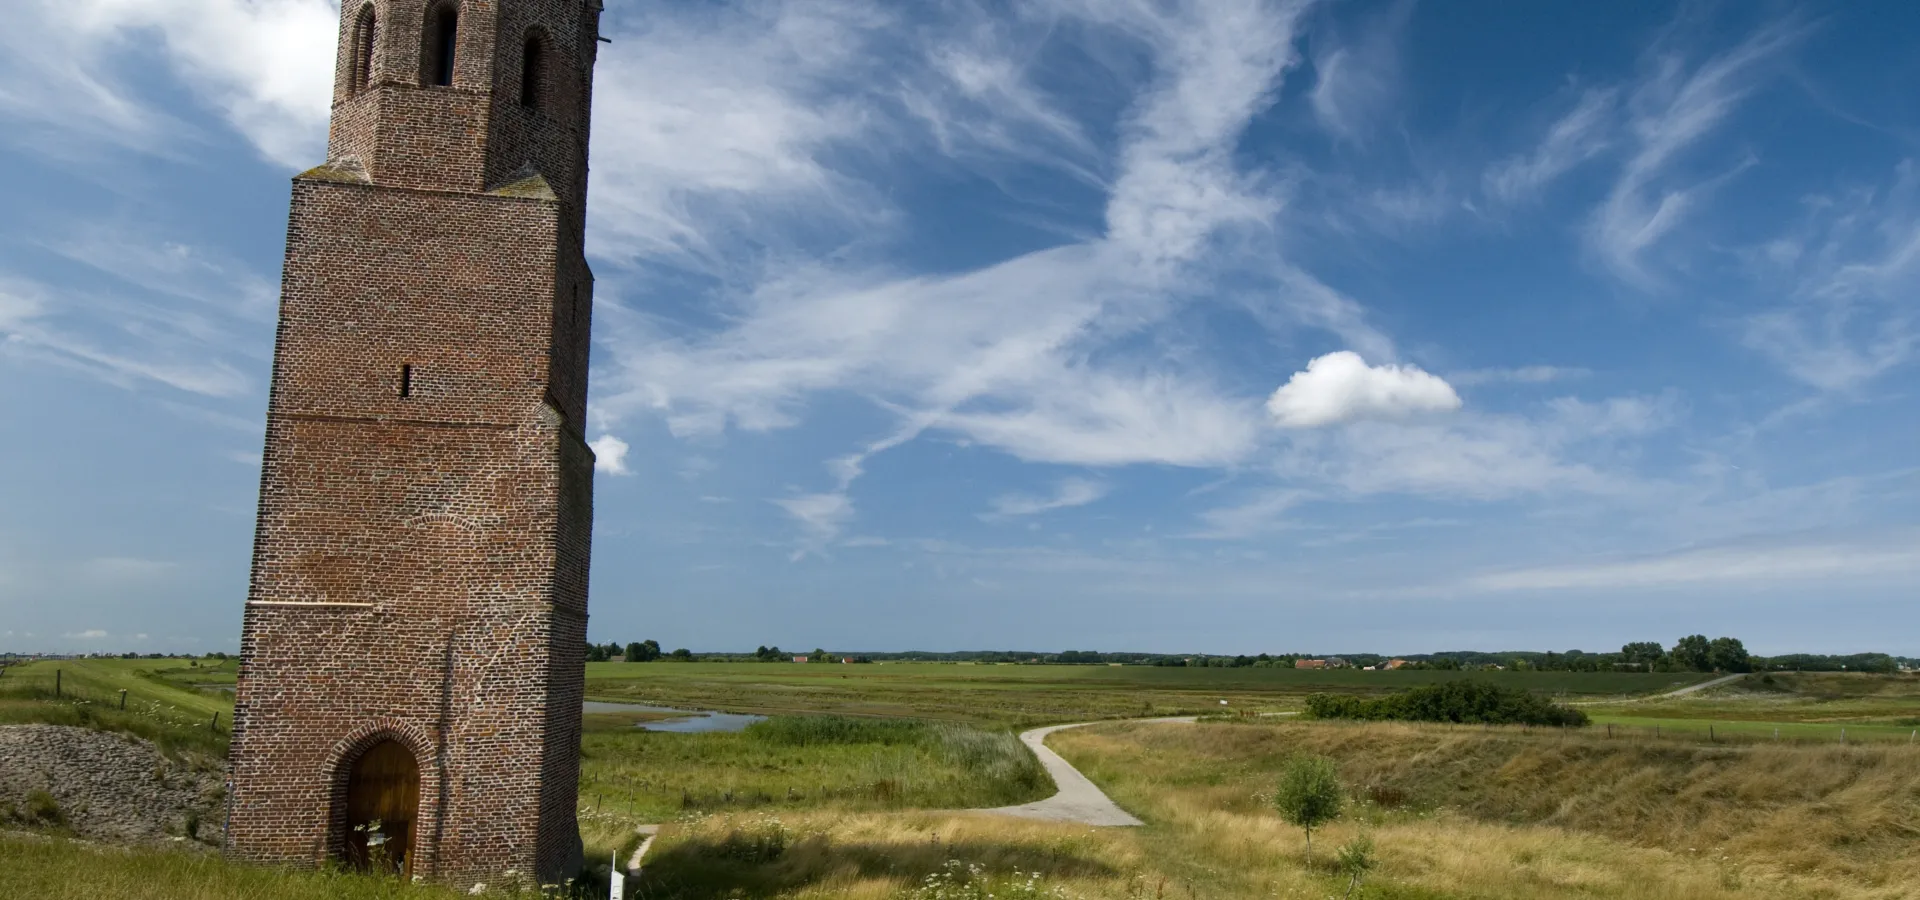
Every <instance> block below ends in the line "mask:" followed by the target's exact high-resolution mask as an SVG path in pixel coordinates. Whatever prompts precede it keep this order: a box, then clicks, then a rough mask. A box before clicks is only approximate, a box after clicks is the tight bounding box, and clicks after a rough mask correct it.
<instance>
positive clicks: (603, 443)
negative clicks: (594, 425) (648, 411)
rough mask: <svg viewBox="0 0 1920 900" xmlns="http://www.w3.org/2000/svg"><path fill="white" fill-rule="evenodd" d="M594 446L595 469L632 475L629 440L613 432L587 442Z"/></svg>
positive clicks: (614, 473) (588, 444)
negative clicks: (628, 461) (629, 468)
mask: <svg viewBox="0 0 1920 900" xmlns="http://www.w3.org/2000/svg"><path fill="white" fill-rule="evenodd" d="M587 446H588V447H592V448H593V469H594V471H596V472H605V473H607V474H608V475H630V474H632V472H630V471H629V470H628V469H627V442H626V441H623V440H621V439H619V438H617V437H614V436H613V435H611V434H603V435H601V436H599V437H597V438H594V439H593V440H591V441H588V442H587Z"/></svg>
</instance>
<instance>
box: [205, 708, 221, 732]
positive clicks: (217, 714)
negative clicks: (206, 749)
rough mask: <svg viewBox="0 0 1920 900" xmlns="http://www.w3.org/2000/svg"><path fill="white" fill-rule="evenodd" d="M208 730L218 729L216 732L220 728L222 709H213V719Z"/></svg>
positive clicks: (208, 725)
mask: <svg viewBox="0 0 1920 900" xmlns="http://www.w3.org/2000/svg"><path fill="white" fill-rule="evenodd" d="M207 730H208V731H216V732H217V731H219V730H220V711H219V710H217V709H216V710H214V711H213V721H211V722H208V723H207Z"/></svg>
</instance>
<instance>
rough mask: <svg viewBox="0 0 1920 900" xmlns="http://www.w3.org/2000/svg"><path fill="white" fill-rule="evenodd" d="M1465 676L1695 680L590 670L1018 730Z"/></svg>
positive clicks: (947, 667)
mask: <svg viewBox="0 0 1920 900" xmlns="http://www.w3.org/2000/svg"><path fill="white" fill-rule="evenodd" d="M1465 677H1475V678H1484V679H1488V680H1491V681H1494V682H1497V683H1500V684H1504V685H1508V686H1512V687H1521V688H1525V689H1528V690H1532V691H1538V692H1541V693H1547V694H1555V695H1566V696H1579V697H1589V698H1600V697H1619V696H1627V695H1634V694H1645V693H1650V692H1654V691H1663V690H1671V689H1673V688H1676V687H1683V686H1685V685H1688V684H1695V683H1698V682H1700V681H1703V680H1705V679H1707V678H1708V677H1710V676H1707V675H1700V674H1695V673H1653V674H1647V673H1629V672H1621V673H1578V672H1441V671H1412V672H1405V671H1396V672H1363V671H1359V670H1355V669H1332V670H1296V669H1253V668H1243V669H1211V668H1193V669H1187V668H1160V667H1152V666H1121V667H1110V666H998V665H995V666H987V665H981V666H968V665H954V664H951V663H945V664H943V663H891V664H883V665H837V664H830V665H808V664H797V663H664V662H660V663H632V664H629V663H589V664H588V665H587V695H588V696H589V697H591V698H592V699H596V700H616V701H619V700H624V701H629V702H639V703H651V704H658V705H664V706H680V707H698V708H702V709H719V710H726V711H728V712H761V713H780V712H824V713H835V714H840V715H856V716H907V717H918V718H929V719H945V720H951V721H965V722H979V723H991V724H1000V725H1012V726H1027V725H1041V724H1048V723H1054V722H1074V721H1086V720H1089V719H1112V718H1127V717H1140V716H1154V715H1186V714H1194V713H1205V712H1211V711H1218V709H1219V708H1220V701H1221V700H1226V701H1227V702H1228V706H1229V707H1230V708H1245V709H1253V710H1257V711H1280V710H1288V709H1297V708H1299V706H1300V704H1301V702H1302V700H1303V699H1304V698H1305V697H1306V695H1308V694H1311V693H1314V692H1316V691H1328V692H1336V693H1380V692H1386V691H1394V690H1401V689H1405V688H1408V687H1413V686H1416V685H1422V684H1432V683H1435V682H1440V681H1449V680H1454V679H1459V678H1465Z"/></svg>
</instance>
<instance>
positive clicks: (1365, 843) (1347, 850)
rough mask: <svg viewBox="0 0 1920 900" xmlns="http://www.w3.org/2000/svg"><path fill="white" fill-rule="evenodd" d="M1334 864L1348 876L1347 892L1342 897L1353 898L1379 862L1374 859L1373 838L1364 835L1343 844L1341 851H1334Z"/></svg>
mask: <svg viewBox="0 0 1920 900" xmlns="http://www.w3.org/2000/svg"><path fill="white" fill-rule="evenodd" d="M1334 862H1335V863H1336V864H1337V865H1339V867H1340V874H1342V875H1345V876H1347V892H1346V893H1345V894H1342V895H1341V897H1342V898H1345V897H1351V896H1353V892H1354V890H1355V889H1357V888H1359V887H1360V881H1361V879H1364V878H1366V877H1367V873H1369V872H1372V871H1373V867H1374V866H1375V865H1377V864H1378V860H1376V859H1374V858H1373V838H1372V837H1370V836H1368V835H1364V834H1363V835H1361V836H1359V837H1357V838H1354V839H1353V840H1351V841H1348V842H1346V843H1344V844H1341V845H1340V849H1339V850H1337V851H1334Z"/></svg>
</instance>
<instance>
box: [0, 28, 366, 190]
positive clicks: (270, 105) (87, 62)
mask: <svg viewBox="0 0 1920 900" xmlns="http://www.w3.org/2000/svg"><path fill="white" fill-rule="evenodd" d="M338 18H339V6H338V4H337V3H334V2H332V0H28V5H27V7H26V8H25V9H24V10H22V18H21V19H19V20H16V21H15V27H13V28H10V29H8V30H7V32H8V34H10V35H12V37H9V38H0V41H4V42H5V47H6V49H7V51H8V52H7V54H6V56H7V57H8V58H9V60H10V64H7V63H0V114H4V115H6V116H8V117H11V118H14V119H16V120H18V121H20V122H22V123H23V124H24V125H25V126H26V128H25V129H23V131H25V132H31V133H34V134H38V135H40V136H42V138H43V139H44V138H46V137H47V136H49V135H53V136H58V135H71V136H74V137H83V138H85V139H87V140H88V141H100V140H107V141H113V142H116V143H119V144H121V145H122V146H123V147H125V148H127V149H131V150H136V151H143V152H156V151H157V152H161V153H178V152H180V150H181V147H180V144H181V142H182V141H183V140H185V139H188V138H190V137H191V132H190V131H189V130H188V129H186V128H185V126H183V125H181V124H180V123H179V122H178V121H177V120H173V119H171V118H169V117H167V116H166V115H165V114H163V113H159V112H157V111H156V104H154V103H153V102H152V99H151V98H150V97H148V96H145V87H146V86H145V85H144V84H141V83H139V82H140V78H139V76H138V75H137V74H136V70H137V64H138V63H140V62H144V61H145V60H144V56H145V53H146V52H154V53H156V54H157V55H158V57H159V58H160V59H161V60H163V61H164V62H165V63H166V64H167V65H168V66H169V67H171V68H172V69H173V70H174V71H175V73H176V74H178V75H179V76H180V77H181V78H182V79H183V80H185V81H186V82H187V83H188V84H189V85H190V86H192V87H193V88H194V89H195V91H196V94H197V95H198V98H199V99H200V100H201V101H203V102H204V103H206V104H207V105H208V106H210V107H212V109H213V110H214V111H215V112H216V113H217V114H219V115H220V116H221V117H222V118H223V119H225V120H226V122H227V123H228V124H229V125H230V126H232V127H233V128H234V129H236V130H237V131H239V132H240V133H241V134H242V135H244V136H245V137H246V138H247V139H248V140H249V141H250V142H252V143H253V145H254V146H255V148H257V149H258V150H259V152H260V153H261V155H262V156H265V157H266V158H268V159H270V160H272V161H274V162H276V163H279V164H281V165H283V166H286V167H288V168H303V167H305V166H308V165H312V164H314V163H316V162H318V161H319V160H320V159H321V158H322V157H323V156H324V148H325V146H326V123H327V114H328V108H329V106H330V104H331V100H332V82H333V56H334V36H335V34H336V33H337V23H338ZM129 59H130V60H131V61H132V62H133V63H134V64H135V65H128V64H127V62H128V61H129ZM52 139H53V140H56V141H58V146H60V147H62V148H65V147H70V146H74V145H75V143H76V142H73V141H68V140H60V139H59V138H58V137H54V138H52ZM82 145H84V144H82Z"/></svg>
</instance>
